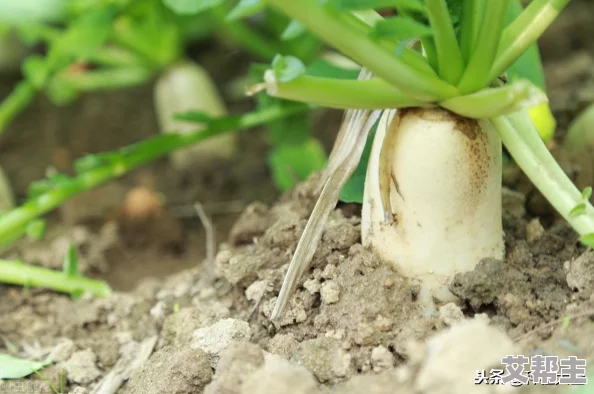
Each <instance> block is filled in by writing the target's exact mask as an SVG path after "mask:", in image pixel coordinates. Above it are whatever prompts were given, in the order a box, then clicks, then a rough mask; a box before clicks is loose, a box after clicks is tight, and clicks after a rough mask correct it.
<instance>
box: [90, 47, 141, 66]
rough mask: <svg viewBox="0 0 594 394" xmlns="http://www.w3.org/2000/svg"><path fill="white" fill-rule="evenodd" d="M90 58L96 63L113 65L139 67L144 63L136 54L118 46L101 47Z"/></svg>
mask: <svg viewBox="0 0 594 394" xmlns="http://www.w3.org/2000/svg"><path fill="white" fill-rule="evenodd" d="M89 60H90V61H91V62H92V63H94V64H98V65H101V66H111V67H137V66H142V65H143V63H144V62H143V60H142V59H141V58H140V57H138V56H137V55H136V54H134V53H132V52H130V51H128V50H126V49H124V48H120V47H116V46H106V47H103V48H100V49H99V50H98V51H97V52H95V53H94V54H92V55H91V56H90V57H89Z"/></svg>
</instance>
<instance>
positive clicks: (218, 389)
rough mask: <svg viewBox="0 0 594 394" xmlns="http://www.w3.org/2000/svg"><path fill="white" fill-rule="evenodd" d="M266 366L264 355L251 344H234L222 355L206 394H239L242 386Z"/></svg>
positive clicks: (205, 391)
mask: <svg viewBox="0 0 594 394" xmlns="http://www.w3.org/2000/svg"><path fill="white" fill-rule="evenodd" d="M263 364H264V353H263V352H262V350H261V349H260V348H259V347H258V346H256V345H254V344H251V343H247V342H232V343H230V344H229V345H228V346H227V348H226V349H225V351H224V352H222V354H221V359H220V361H219V363H218V365H217V368H216V372H215V376H214V379H213V381H212V383H210V384H209V385H208V386H207V387H206V389H205V390H204V394H239V393H240V392H241V386H242V384H243V383H244V381H246V380H247V379H248V378H249V377H250V375H251V374H252V373H254V372H255V371H256V370H257V369H258V368H260V367H261V366H262V365H263Z"/></svg>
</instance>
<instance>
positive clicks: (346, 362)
mask: <svg viewBox="0 0 594 394" xmlns="http://www.w3.org/2000/svg"><path fill="white" fill-rule="evenodd" d="M295 359H296V360H295V361H297V362H298V363H299V364H301V365H304V366H305V367H306V368H307V369H309V370H310V371H311V372H313V374H314V375H315V376H316V377H317V378H318V379H319V380H320V381H321V382H337V381H339V380H342V379H343V378H346V377H348V376H349V375H350V373H351V355H350V354H348V353H347V352H346V351H345V350H344V349H343V348H342V344H341V342H340V341H338V340H336V339H332V338H325V337H319V338H316V339H310V340H306V341H303V342H301V343H300V344H299V349H298V351H297V353H296V354H295Z"/></svg>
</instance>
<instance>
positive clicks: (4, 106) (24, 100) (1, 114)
mask: <svg viewBox="0 0 594 394" xmlns="http://www.w3.org/2000/svg"><path fill="white" fill-rule="evenodd" d="M36 93H37V91H36V89H35V87H34V86H33V84H32V83H31V82H30V81H28V80H23V81H21V82H19V83H18V84H17V86H16V87H15V88H14V89H13V91H12V92H11V93H10V95H8V97H6V98H5V99H4V100H3V101H2V103H1V104H0V135H1V134H2V133H3V132H4V131H5V130H6V127H7V126H8V125H9V124H10V122H12V120H13V119H14V118H16V117H17V116H18V115H19V114H20V113H21V112H22V111H23V110H24V109H25V108H26V107H27V105H29V103H31V101H33V99H34V98H35V95H36Z"/></svg>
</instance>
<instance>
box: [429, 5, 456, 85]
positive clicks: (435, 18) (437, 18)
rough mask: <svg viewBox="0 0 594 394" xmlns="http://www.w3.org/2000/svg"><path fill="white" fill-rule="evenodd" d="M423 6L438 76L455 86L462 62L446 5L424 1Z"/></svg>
mask: <svg viewBox="0 0 594 394" xmlns="http://www.w3.org/2000/svg"><path fill="white" fill-rule="evenodd" d="M425 4H426V6H427V12H428V14H429V22H430V23H431V27H432V28H433V33H434V34H433V37H434V39H435V46H436V50H437V58H438V62H437V63H438V67H439V76H440V77H442V78H443V79H445V80H446V81H448V82H449V83H451V84H452V85H456V84H457V83H458V82H459V81H460V78H461V77H462V73H463V72H464V61H463V59H462V52H461V51H460V46H459V45H458V40H457V38H456V32H455V31H454V25H453V24H452V18H450V13H449V11H448V5H447V3H446V0H426V2H425Z"/></svg>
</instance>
